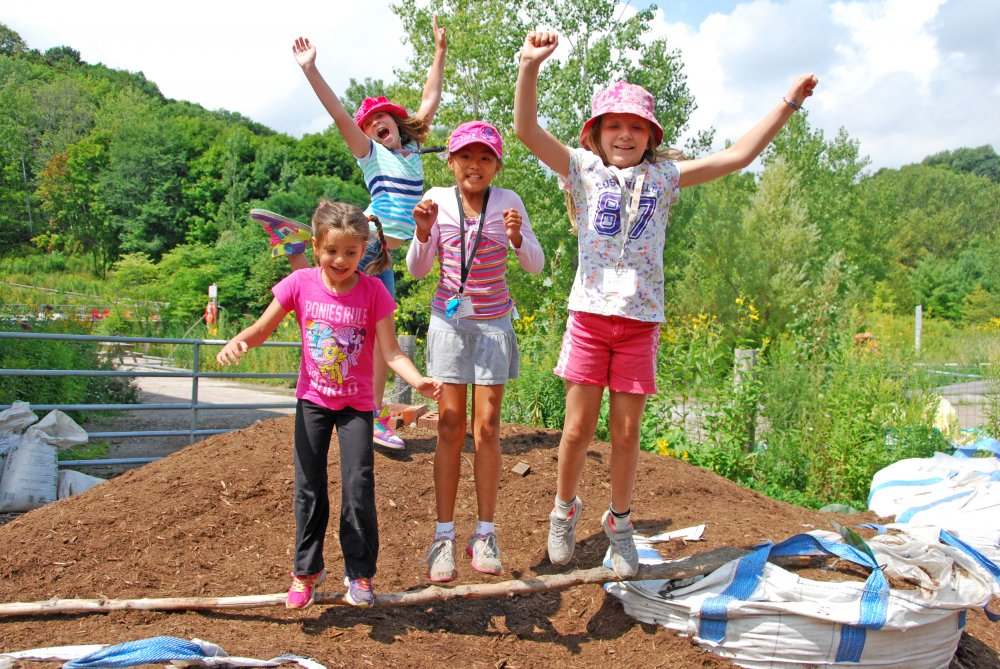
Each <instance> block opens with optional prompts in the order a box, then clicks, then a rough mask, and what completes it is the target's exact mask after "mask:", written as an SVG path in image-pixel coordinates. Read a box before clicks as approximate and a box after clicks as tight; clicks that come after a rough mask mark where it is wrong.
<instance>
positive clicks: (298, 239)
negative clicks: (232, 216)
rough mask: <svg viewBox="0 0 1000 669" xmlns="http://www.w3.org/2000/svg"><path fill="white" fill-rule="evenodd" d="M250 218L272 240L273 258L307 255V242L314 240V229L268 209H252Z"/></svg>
mask: <svg viewBox="0 0 1000 669" xmlns="http://www.w3.org/2000/svg"><path fill="white" fill-rule="evenodd" d="M250 218H252V219H254V220H255V221H257V222H258V223H260V225H261V227H263V228H264V231H265V232H266V233H267V236H268V237H269V238H270V244H271V257H273V258H277V257H278V256H294V255H298V254H300V253H305V251H306V242H308V241H309V240H311V239H312V228H310V227H309V226H306V225H302V224H301V223H299V222H298V221H296V220H295V219H294V218H286V217H285V216H282V215H281V214H275V213H274V212H273V211H268V210H267V209H251V210H250Z"/></svg>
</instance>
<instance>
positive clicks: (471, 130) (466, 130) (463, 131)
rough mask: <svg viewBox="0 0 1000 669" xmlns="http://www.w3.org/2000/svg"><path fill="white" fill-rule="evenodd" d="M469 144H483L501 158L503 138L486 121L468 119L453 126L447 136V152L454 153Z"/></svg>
mask: <svg viewBox="0 0 1000 669" xmlns="http://www.w3.org/2000/svg"><path fill="white" fill-rule="evenodd" d="M469 144H485V145H486V146H488V147H489V148H490V150H491V151H492V152H493V153H495V154H496V156H497V159H498V160H500V159H502V158H503V139H501V138H500V133H499V132H497V129H496V128H494V127H493V126H492V125H490V124H489V123H487V122H486V121H469V122H468V123H463V124H462V125H460V126H458V127H457V128H455V130H454V131H453V132H452V133H451V137H450V138H448V153H455V152H456V151H458V150H459V149H461V148H462V147H463V146H468V145H469Z"/></svg>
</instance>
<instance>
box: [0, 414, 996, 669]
mask: <svg viewBox="0 0 1000 669" xmlns="http://www.w3.org/2000/svg"><path fill="white" fill-rule="evenodd" d="M291 434H292V418H291V417H283V418H277V419H273V420H266V421H263V422H260V423H257V424H255V425H252V426H251V427H248V428H246V429H244V430H239V431H237V432H232V433H228V434H223V435H217V436H213V437H211V438H209V439H206V440H204V441H202V442H199V443H197V444H194V445H191V446H188V447H186V448H184V449H182V450H180V451H178V452H176V453H174V454H172V455H169V456H168V457H166V458H164V459H163V460H160V461H158V462H154V463H151V464H148V465H145V466H143V467H140V468H138V469H134V470H131V471H128V472H126V473H125V474H123V475H121V476H119V477H116V478H114V479H112V480H110V481H108V482H106V483H102V484H101V485H99V486H97V487H96V488H93V489H92V490H90V491H87V492H86V493H84V494H82V495H79V496H76V497H72V498H69V499H65V500H61V501H59V502H56V503H54V504H50V505H48V506H46V507H43V508H41V509H37V510H35V511H31V512H29V513H26V514H24V515H22V516H20V517H18V518H16V519H15V520H13V521H12V522H10V523H7V524H6V525H3V526H0V547H2V554H0V602H25V601H38V600H47V599H50V598H88V599H89V598H99V597H106V598H115V599H125V598H142V597H180V596H232V595H251V594H267V593H281V592H284V591H285V590H286V589H287V587H288V582H289V570H290V568H291V555H292V549H293V536H294V520H293V517H292V454H291ZM402 434H403V435H404V436H405V438H406V439H407V443H408V444H409V449H408V450H407V451H405V452H403V453H400V454H396V453H386V452H383V451H380V452H379V453H378V455H377V456H376V476H377V492H376V496H377V500H378V514H379V525H380V534H381V544H382V548H381V553H380V557H379V572H378V574H377V576H376V578H375V581H374V583H375V588H376V592H384V593H388V592H399V591H404V590H408V589H419V588H422V587H424V586H425V585H426V584H427V582H426V579H425V570H426V565H425V564H423V563H422V559H423V557H424V555H425V552H426V549H427V547H428V545H429V543H430V540H431V539H432V533H433V520H434V513H433V508H434V490H433V483H432V477H431V472H432V461H433V449H434V442H435V439H434V433H433V432H432V431H430V430H427V429H424V428H416V427H413V428H406V429H404V430H403V431H402ZM558 439H559V433H558V432H555V431H549V430H539V429H530V428H520V427H514V426H504V428H503V433H502V443H503V458H504V461H503V464H504V475H503V478H502V480H501V491H500V501H499V508H498V511H497V527H498V537H499V543H500V547H501V549H502V552H503V560H504V567H505V572H504V574H503V575H502V576H500V577H488V576H485V575H482V574H478V573H477V572H474V571H473V570H472V569H471V567H470V566H469V563H468V560H467V559H466V558H465V557H464V552H461V551H460V554H459V558H460V559H459V580H458V583H459V584H469V583H479V582H489V581H491V580H496V579H497V578H499V579H515V578H521V577H530V576H533V575H538V574H548V573H554V571H555V570H554V568H553V567H552V566H551V565H550V564H549V563H548V560H547V558H546V556H545V538H546V532H547V529H548V512H549V509H550V506H551V503H552V496H553V494H554V490H555V471H556V446H557V444H558ZM466 448H467V458H466V459H467V462H466V464H465V468H464V469H463V478H462V481H461V484H460V490H459V506H458V510H457V517H456V521H457V524H458V532H459V541H460V542H462V541H464V540H465V539H467V538H468V536H469V534H470V532H471V530H472V528H473V526H474V523H475V499H474V488H473V482H472V477H471V472H472V467H471V458H472V451H471V444H467V447H466ZM332 453H333V456H332V457H331V462H330V468H331V481H337V480H338V478H339V477H338V476H337V472H338V471H339V470H338V462H337V458H336V450H335V449H333V451H332ZM588 460H589V462H588V466H587V469H586V471H585V474H584V480H583V484H582V490H581V493H580V495H581V497H582V498H583V500H584V502H585V504H586V505H587V508H586V510H585V512H584V515H583V516H582V519H581V521H580V525H579V526H578V529H577V537H578V540H579V544H578V547H577V552H576V555H575V557H574V560H573V562H572V563H571V565H570V567H572V568H586V567H594V566H597V565H599V564H600V561H601V559H602V556H603V553H604V551H605V549H606V547H607V541H606V539H605V538H604V535H603V533H602V531H601V529H600V515H601V510H602V509H603V508H605V505H606V504H607V503H608V496H609V487H608V483H607V482H608V462H609V448H608V446H607V445H606V444H603V443H597V442H595V444H594V445H593V447H592V450H591V451H590V452H589V457H588ZM520 461H524V462H526V463H528V464H529V465H530V466H531V472H530V473H529V474H528V475H527V476H523V477H522V476H519V475H517V474H513V473H511V472H510V469H511V467H513V466H514V465H515V464H517V463H518V462H520ZM636 490H637V492H636V496H635V503H634V507H633V508H634V518H635V521H636V528H637V531H639V532H641V533H644V534H654V533H658V532H663V531H667V530H670V529H679V528H683V527H688V526H690V525H697V524H701V523H705V524H707V526H708V529H707V531H706V534H705V539H706V540H705V541H703V542H698V543H690V544H686V545H685V544H683V543H680V542H674V543H672V544H670V545H668V546H667V548H666V549H665V551H666V552H669V554H670V555H671V557H680V556H686V555H693V554H696V553H700V552H704V551H707V550H710V549H713V548H717V547H721V546H747V545H751V544H754V543H758V542H761V541H765V540H771V541H780V540H782V539H785V538H787V537H788V536H790V535H792V534H796V533H799V532H802V531H808V530H810V529H813V528H829V527H830V524H829V521H830V518H831V516H830V515H828V514H820V513H818V512H814V511H810V510H806V509H801V508H798V507H795V506H791V505H788V504H784V503H781V502H777V501H774V500H771V499H768V498H766V497H762V496H760V495H757V494H755V493H753V492H750V491H748V490H745V489H743V488H741V487H739V486H737V485H735V484H733V483H731V482H729V481H727V480H725V479H723V478H721V477H719V476H716V475H715V474H712V473H709V472H706V471H704V470H701V469H698V468H695V467H692V466H690V465H688V464H686V463H684V462H681V461H678V460H675V459H672V458H667V457H661V456H656V455H652V454H648V453H643V454H642V455H641V458H640V461H639V468H638V482H637V486H636ZM334 500H336V496H334ZM334 507H335V509H336V503H334ZM334 513H336V511H334ZM833 517H835V518H836V519H838V520H840V521H841V522H843V523H845V524H848V523H857V522H862V521H864V520H872V519H873V518H872V517H871V516H869V515H857V516H843V515H836V516H833ZM335 529H336V523H335V522H334V523H332V524H331V530H330V533H329V536H328V541H327V550H326V558H327V568H328V570H329V571H330V572H331V574H334V575H336V574H337V573H339V572H340V571H341V569H342V560H341V557H340V551H339V546H338V541H337V537H336V532H335V531H334V530H335ZM328 584H329V587H330V588H331V589H332V588H337V587H339V586H338V585H337V584H336V578H331V579H330V581H328ZM160 635H169V636H177V637H181V638H193V637H196V638H199V639H204V640H207V641H211V642H213V643H216V644H219V645H220V646H221V647H222V648H224V649H225V650H226V651H227V652H228V653H230V654H231V655H239V656H248V657H257V658H271V657H275V656H277V655H280V654H281V653H286V652H287V653H295V654H299V655H304V656H309V657H312V658H315V659H316V660H318V661H319V662H322V663H323V664H325V665H326V666H328V667H365V666H394V667H431V666H446V667H481V668H483V669H487V668H490V667H494V668H497V669H500V668H506V669H515V668H520V669H524V668H528V667H548V666H559V667H580V668H584V669H598V668H600V669H606V668H607V667H643V668H644V669H645V668H647V667H650V668H651V667H673V668H684V669H687V668H692V667H709V668H711V667H730V666H733V665H732V664H730V663H729V662H727V661H725V660H722V659H719V658H717V657H716V656H714V655H712V654H711V653H709V652H708V651H705V650H702V649H700V648H698V647H697V646H695V645H694V644H693V643H692V642H691V641H690V640H688V639H685V638H683V637H680V636H677V635H675V634H674V633H672V632H670V631H668V630H665V629H663V628H659V627H655V626H651V625H645V624H642V623H639V622H637V621H636V620H634V619H632V618H630V617H628V616H626V615H625V614H624V613H623V611H622V607H621V605H620V603H619V602H618V601H617V600H616V599H614V598H612V597H610V596H607V595H605V593H604V591H603V590H602V589H601V588H600V587H599V586H596V585H594V586H580V587H576V588H571V589H568V590H563V591H560V592H553V593H545V594H537V595H523V596H517V597H509V598H506V599H467V600H452V601H449V602H444V603H440V604H437V605H432V606H418V607H405V608H378V607H376V608H374V609H369V610H359V609H354V608H350V607H337V606H319V605H315V606H313V607H311V608H309V609H306V610H304V611H289V610H286V609H285V608H283V607H267V608H255V609H246V610H227V611H217V612H187V613H185V612H167V613H162V612H142V611H120V612H113V613H107V614H100V613H92V614H74V615H67V614H63V615H53V616H27V617H17V618H0V650H2V651H12V650H21V649H28V648H37V647H43V646H55V645H69V644H87V643H105V644H112V643H120V642H123V641H129V640H135V639H143V638H148V637H153V636H160ZM998 652H1000V628H998V627H997V626H996V625H993V624H991V623H988V622H987V621H986V619H985V617H984V616H983V615H982V613H981V612H980V611H971V612H969V615H968V622H967V626H966V632H965V634H964V635H963V638H962V642H961V643H960V645H959V649H958V653H957V655H956V659H955V660H954V661H953V662H952V664H951V669H990V668H996V667H1000V656H998ZM28 666H32V667H40V666H41V667H45V666H46V665H39V664H37V663H30V664H29V663H24V664H15V667H28ZM48 666H55V664H54V663H49V664H48Z"/></svg>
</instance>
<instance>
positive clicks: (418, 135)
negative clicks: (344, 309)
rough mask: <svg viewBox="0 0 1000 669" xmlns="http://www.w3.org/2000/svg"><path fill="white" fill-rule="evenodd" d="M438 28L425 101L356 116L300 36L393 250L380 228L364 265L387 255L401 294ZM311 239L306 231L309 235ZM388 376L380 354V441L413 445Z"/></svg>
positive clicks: (438, 81)
mask: <svg viewBox="0 0 1000 669" xmlns="http://www.w3.org/2000/svg"><path fill="white" fill-rule="evenodd" d="M433 31H434V44H435V51H434V61H433V63H432V64H431V68H430V71H429V72H428V73H427V83H426V84H425V85H424V91H423V95H422V97H421V101H420V107H419V108H418V109H417V112H416V114H414V115H413V116H410V115H409V114H408V113H407V111H406V109H404V108H403V107H402V106H400V105H398V104H396V103H394V102H392V101H390V100H388V99H387V98H385V97H382V96H380V97H375V98H371V97H370V98H365V99H364V101H363V102H362V103H361V106H360V107H358V110H357V112H355V114H354V116H353V117H352V116H351V115H350V114H349V113H348V112H347V110H346V109H344V105H343V104H341V102H340V99H339V98H338V97H337V95H336V94H335V93H334V92H333V90H332V89H331V88H330V86H329V85H328V84H327V83H326V80H325V79H324V78H323V75H321V74H320V72H319V69H318V68H317V67H316V47H314V46H313V45H312V44H310V42H309V40H308V39H306V38H304V37H299V38H298V39H296V40H295V43H294V44H293V45H292V52H293V53H294V54H295V61H296V62H297V63H298V64H299V66H300V67H301V68H302V72H303V73H304V74H305V76H306V79H307V80H308V81H309V84H310V85H311V86H312V88H313V91H315V92H316V96H317V97H318V98H319V101H320V102H321V103H323V106H324V107H325V108H326V110H327V111H328V112H329V113H330V116H331V117H333V121H334V123H335V124H336V125H337V129H338V130H339V131H340V134H341V136H342V137H343V138H344V141H345V142H346V143H347V146H348V148H349V149H350V150H351V153H352V154H353V155H354V158H355V159H356V160H357V161H358V165H359V166H360V167H361V173H362V176H363V177H364V180H365V186H366V187H367V188H368V192H369V193H370V194H371V198H372V199H371V203H370V204H369V205H368V208H367V209H365V213H366V214H369V215H374V216H377V217H378V219H379V220H380V221H381V223H382V227H383V229H384V231H385V241H386V246H387V248H386V247H383V246H382V245H381V244H380V242H379V240H378V238H377V237H376V236H375V234H374V229H373V230H372V235H371V238H370V240H369V242H370V243H369V244H368V247H367V249H366V250H365V256H364V258H362V260H361V264H360V265H359V267H360V268H361V269H364V268H365V267H366V266H367V265H368V263H369V262H371V261H372V260H374V259H375V258H377V257H379V256H380V255H383V256H385V257H386V258H387V259H388V260H389V264H388V267H387V268H386V269H385V270H384V271H383V272H382V273H380V274H379V275H378V278H379V279H381V281H382V283H383V284H384V285H385V287H386V288H387V289H388V290H389V295H391V296H392V297H393V298H395V297H396V281H395V277H394V276H393V273H392V252H393V250H394V249H397V248H399V247H400V246H402V245H403V244H404V243H406V242H407V241H408V240H409V239H410V238H412V237H413V207H414V206H415V205H416V204H417V203H418V202H419V201H420V195H421V193H423V190H424V167H423V164H422V163H421V162H420V154H421V153H422V152H423V151H424V150H423V149H421V148H420V144H421V143H422V142H423V141H424V140H425V139H426V138H427V135H428V133H429V132H430V123H431V119H433V118H434V113H435V112H436V111H437V108H438V105H439V104H440V103H441V87H442V83H443V79H444V57H445V51H446V50H447V43H446V41H445V29H444V28H439V27H438V22H437V16H435V17H434V23H433ZM258 211H260V210H258ZM255 218H257V219H258V220H260V221H261V223H262V224H263V225H264V227H265V228H268V226H269V225H271V222H270V221H269V220H267V219H266V218H264V217H257V216H255ZM270 219H272V220H275V221H279V222H285V223H286V225H287V220H288V219H282V217H276V216H273V215H272V216H271V217H270ZM269 232H270V229H269ZM304 234H305V233H304ZM271 237H272V245H276V244H277V245H279V246H278V247H277V248H281V249H287V251H286V254H287V256H288V262H289V263H291V265H292V269H302V268H305V267H308V266H309V261H308V259H306V257H305V255H303V252H304V251H305V244H304V243H303V244H301V245H300V246H301V248H299V247H297V246H295V245H294V244H288V243H284V244H282V243H281V242H282V241H283V240H280V239H278V236H277V235H275V234H273V233H271ZM308 238H309V237H308V235H307V236H306V237H305V239H308ZM387 377H388V367H387V365H386V363H385V361H384V360H383V359H382V358H381V356H380V355H378V354H376V356H375V378H374V383H375V406H376V409H375V412H376V420H375V436H374V441H375V443H376V444H379V445H380V446H384V447H386V448H391V449H396V450H401V449H404V448H406V443H405V442H404V441H403V440H402V438H400V436H399V435H397V434H396V433H395V431H394V430H393V429H392V428H391V427H390V425H389V422H388V419H389V411H388V408H387V407H386V406H385V405H384V404H383V396H384V393H385V382H386V379H387Z"/></svg>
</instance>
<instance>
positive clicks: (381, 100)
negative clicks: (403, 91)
mask: <svg viewBox="0 0 1000 669" xmlns="http://www.w3.org/2000/svg"><path fill="white" fill-rule="evenodd" d="M376 112H387V113H389V114H392V115H393V116H395V117H397V118H400V119H405V118H406V117H407V116H409V114H407V113H406V109H404V108H403V107H400V106H399V105H397V104H396V103H395V102H390V101H389V98H387V97H385V96H384V95H380V96H378V97H377V98H365V99H364V100H363V101H362V102H361V106H360V107H358V111H356V112H354V122H355V123H357V124H358V127H359V128H361V129H364V127H365V121H367V120H368V117H369V116H371V115H372V114H375V113H376Z"/></svg>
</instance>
